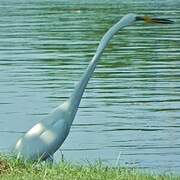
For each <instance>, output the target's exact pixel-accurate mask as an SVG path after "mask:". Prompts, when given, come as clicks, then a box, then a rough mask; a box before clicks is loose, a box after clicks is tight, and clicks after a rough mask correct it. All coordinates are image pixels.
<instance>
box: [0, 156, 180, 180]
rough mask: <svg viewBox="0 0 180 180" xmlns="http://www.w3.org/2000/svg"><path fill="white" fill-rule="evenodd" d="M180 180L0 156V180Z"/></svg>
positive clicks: (123, 170)
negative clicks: (38, 162) (24, 160)
mask: <svg viewBox="0 0 180 180" xmlns="http://www.w3.org/2000/svg"><path fill="white" fill-rule="evenodd" d="M17 179H19V180H22V179H26V180H28V179H29V180H41V179H43V180H46V179H47V180H53V179H57V180H58V179H62V180H82V179H83V180H85V179H93V180H96V179H99V180H111V179H113V180H115V179H117V180H126V179H127V180H158V179H159V180H170V179H171V180H177V179H179V180H180V176H173V175H153V174H147V173H142V172H139V171H138V170H133V169H128V168H120V167H119V168H112V167H107V166H104V165H102V164H101V163H97V164H95V165H82V166H81V165H72V164H69V163H59V164H57V165H53V166H50V165H47V164H46V165H45V164H44V165H42V164H41V165H40V164H33V163H30V162H29V163H23V162H22V161H17V160H15V159H13V158H8V157H4V156H0V180H17Z"/></svg>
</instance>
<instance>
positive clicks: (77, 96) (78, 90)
mask: <svg viewBox="0 0 180 180" xmlns="http://www.w3.org/2000/svg"><path fill="white" fill-rule="evenodd" d="M124 26H125V25H124V24H123V23H122V22H121V21H119V22H118V23H116V24H115V25H114V26H112V27H111V28H110V29H109V30H108V31H107V32H106V33H105V35H104V36H103V37H102V39H101V41H100V43H99V46H98V48H97V50H96V53H95V55H94V57H93V58H92V60H91V62H90V63H89V65H88V67H87V69H86V71H85V73H84V74H83V76H82V78H81V80H80V81H79V83H78V84H77V86H76V87H75V90H74V92H73V93H72V95H71V97H70V99H69V105H70V106H69V107H70V111H71V112H73V113H74V115H75V114H76V111H77V109H78V107H79V103H80V101H81V98H82V95H83V92H84V90H85V88H86V86H87V83H88V81H89V79H90V78H91V76H92V74H93V72H94V70H95V68H96V64H97V63H98V61H99V59H100V57H101V55H102V53H103V51H104V49H105V48H106V47H107V45H108V43H109V41H110V40H111V39H112V37H113V35H114V34H116V33H117V32H118V31H119V30H120V29H121V28H123V27H124Z"/></svg>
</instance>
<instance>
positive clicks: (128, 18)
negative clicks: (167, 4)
mask: <svg viewBox="0 0 180 180" xmlns="http://www.w3.org/2000/svg"><path fill="white" fill-rule="evenodd" d="M136 21H143V22H145V23H151V24H172V23H173V21H171V20H168V19H164V18H153V17H150V16H139V15H137V14H133V13H131V14H127V15H125V16H124V17H123V18H122V19H121V20H120V22H119V23H120V24H121V26H123V27H126V26H129V25H131V24H133V23H134V22H136Z"/></svg>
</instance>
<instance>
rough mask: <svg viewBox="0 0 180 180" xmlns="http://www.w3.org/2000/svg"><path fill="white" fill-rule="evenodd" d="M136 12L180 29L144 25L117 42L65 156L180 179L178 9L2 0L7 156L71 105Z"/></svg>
mask: <svg viewBox="0 0 180 180" xmlns="http://www.w3.org/2000/svg"><path fill="white" fill-rule="evenodd" d="M129 12H131V13H137V14H140V15H151V16H153V17H161V18H169V19H171V20H174V21H175V23H174V24H170V25H148V24H144V23H137V24H136V25H134V26H131V27H128V28H126V29H124V30H123V31H122V32H119V33H118V34H116V35H115V36H114V38H113V39H112V40H111V43H110V44H109V46H108V48H107V49H106V50H105V52H104V54H103V56H102V58H101V61H100V63H99V64H98V66H97V68H96V70H95V73H94V76H93V77H92V78H91V80H90V82H89V84H88V86H87V88H86V91H85V93H84V96H83V99H82V101H81V104H80V107H79V110H78V113H77V115H76V118H75V120H74V122H73V126H72V128H71V131H70V134H69V136H68V138H67V139H66V141H65V142H64V144H63V146H62V147H61V149H62V151H63V154H64V158H65V159H66V160H67V161H70V162H77V163H82V164H84V163H89V162H90V163H93V162H96V161H98V160H100V161H102V162H103V163H104V164H108V165H111V166H116V165H120V166H128V167H129V166H130V167H136V168H140V169H145V170H146V169H147V170H151V171H153V172H158V173H159V172H174V173H179V172H180V61H179V60H180V31H179V29H180V23H179V22H180V5H179V3H178V1H175V0H171V1H170V0H166V1H156V0H154V1H152V0H151V1H149V0H147V1H142V0H140V1H138V0H135V1H133V0H127V1H121V0H115V1H113V2H111V1H110V0H106V1H103V0H100V1H98V2H97V1H95V0H92V1H90V2H87V1H85V0H79V1H77V0H69V1H65V0H64V1H58V0H39V1H36V0H29V1H25V0H19V1H15V0H6V1H3V0H0V151H1V152H6V151H8V149H9V147H10V146H11V145H12V144H13V143H14V142H15V141H16V140H17V138H19V137H20V136H21V135H22V134H23V133H24V132H26V131H27V130H28V129H29V128H30V127H31V126H32V125H34V124H35V123H36V122H37V121H38V120H40V119H42V118H43V117H44V116H45V115H47V114H48V113H49V112H50V111H51V110H52V109H53V108H55V107H56V106H57V105H59V104H61V103H62V102H63V101H64V100H66V99H67V98H68V97H69V96H70V94H71V92H72V91H73V89H74V87H75V84H76V83H77V82H78V81H79V79H80V77H81V75H82V74H83V72H84V71H85V69H86V67H87V65H88V63H89V62H90V60H91V58H92V57H93V55H94V53H95V50H96V48H97V46H98V42H99V41H100V39H101V37H102V36H103V34H104V33H105V32H106V31H107V30H108V28H110V27H111V26H112V25H113V24H114V23H116V22H117V21H118V20H119V19H120V18H121V17H122V16H123V15H124V14H127V13H129ZM55 157H56V161H58V160H59V159H60V158H61V153H60V152H57V153H56V155H55Z"/></svg>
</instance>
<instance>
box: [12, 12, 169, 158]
mask: <svg viewBox="0 0 180 180" xmlns="http://www.w3.org/2000/svg"><path fill="white" fill-rule="evenodd" d="M136 21H145V22H148V23H162V24H170V23H172V21H170V20H167V19H160V18H150V17H148V16H138V15H136V14H127V15H125V16H124V17H123V18H122V19H120V21H118V22H117V23H116V24H115V25H113V26H112V27H111V28H110V29H109V30H108V31H107V32H106V33H105V35H104V36H103V37H102V39H101V41H100V43H99V46H98V48H97V50H96V53H95V55H94V57H93V58H92V60H91V62H90V63H89V65H88V67H87V69H86V71H85V73H84V74H83V76H82V78H81V80H80V81H79V83H78V84H77V86H76V87H75V89H74V91H73V93H72V95H71V96H70V98H69V99H68V100H67V101H65V102H64V103H63V104H62V105H60V106H58V107H57V108H55V109H54V110H53V111H52V112H51V113H49V114H48V115H47V116H46V117H45V118H44V119H43V120H41V121H39V122H38V123H37V124H35V125H34V126H33V127H32V128H31V129H30V130H28V131H27V133H25V134H24V135H23V136H22V137H20V138H19V139H18V140H17V142H16V144H15V145H14V147H13V153H14V154H15V155H16V156H17V157H18V158H19V157H20V158H23V159H25V160H31V161H43V160H47V159H52V157H53V154H54V153H55V152H56V151H57V150H58V149H59V148H60V146H61V145H62V144H63V142H64V140H65V139H66V137H67V136H68V134H69V130H70V128H71V125H72V122H73V120H74V117H75V115H76V112H77V110H78V107H79V103H80V101H81V98H82V95H83V92H84V90H85V88H86V85H87V83H88V81H89V79H90V78H91V76H92V74H93V72H94V70H95V67H96V64H97V63H98V61H99V59H100V57H101V55H102V53H103V51H104V49H105V48H106V47H107V45H108V43H109V41H110V40H111V39H112V37H113V35H114V34H116V33H117V32H118V31H119V30H120V29H122V28H124V27H126V26H129V25H131V24H133V23H134V22H136Z"/></svg>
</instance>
